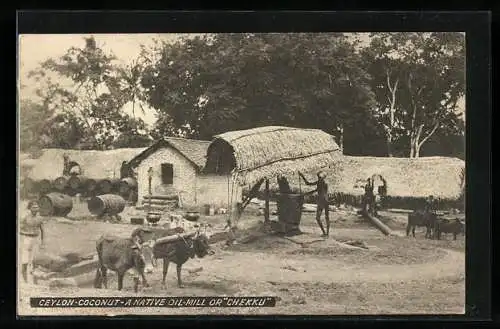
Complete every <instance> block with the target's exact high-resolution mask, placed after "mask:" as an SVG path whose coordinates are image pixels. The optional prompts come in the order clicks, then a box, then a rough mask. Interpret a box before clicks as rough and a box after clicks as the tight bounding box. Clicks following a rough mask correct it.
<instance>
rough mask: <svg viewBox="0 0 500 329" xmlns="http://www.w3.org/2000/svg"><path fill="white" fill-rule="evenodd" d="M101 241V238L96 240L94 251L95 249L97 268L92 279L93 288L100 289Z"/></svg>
mask: <svg viewBox="0 0 500 329" xmlns="http://www.w3.org/2000/svg"><path fill="white" fill-rule="evenodd" d="M102 242H103V239H102V238H101V239H99V240H97V242H96V251H97V259H98V262H97V269H96V273H95V279H94V288H97V289H100V288H102V272H101V264H102Z"/></svg>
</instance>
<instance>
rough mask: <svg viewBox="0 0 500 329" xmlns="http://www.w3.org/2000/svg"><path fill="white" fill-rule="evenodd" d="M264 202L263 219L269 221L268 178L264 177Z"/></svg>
mask: <svg viewBox="0 0 500 329" xmlns="http://www.w3.org/2000/svg"><path fill="white" fill-rule="evenodd" d="M265 193H266V200H265V201H266V204H265V209H264V221H265V222H268V221H269V179H267V178H266V192H265Z"/></svg>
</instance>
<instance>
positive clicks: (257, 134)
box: [205, 126, 342, 185]
mask: <svg viewBox="0 0 500 329" xmlns="http://www.w3.org/2000/svg"><path fill="white" fill-rule="evenodd" d="M341 155H342V153H341V151H340V148H339V146H338V145H337V143H336V142H335V139H334V137H333V136H332V135H329V134H327V133H325V132H324V131H321V130H318V129H299V128H291V127H281V126H267V127H260V128H254V129H248V130H240V131H231V132H227V133H224V134H221V135H217V136H215V138H214V140H213V141H212V143H211V144H210V146H209V147H208V151H207V163H206V166H205V171H207V172H211V173H218V174H227V173H233V175H234V178H235V180H236V181H237V182H238V183H239V184H241V185H252V184H254V183H256V182H258V181H259V180H261V179H262V178H267V179H272V178H275V177H279V176H289V175H297V172H298V171H303V172H308V171H311V170H320V169H324V168H333V167H332V166H334V164H335V162H336V161H337V160H338V159H339V158H340V156H341Z"/></svg>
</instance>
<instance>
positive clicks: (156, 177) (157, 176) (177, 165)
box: [137, 148, 196, 204]
mask: <svg viewBox="0 0 500 329" xmlns="http://www.w3.org/2000/svg"><path fill="white" fill-rule="evenodd" d="M162 163H171V164H173V171H174V179H173V184H172V185H163V184H162V182H161V164H162ZM149 167H152V168H153V178H152V180H151V189H152V192H153V195H165V194H171V193H174V192H179V191H182V192H183V193H182V194H181V197H182V199H183V201H184V202H186V204H189V203H193V202H194V198H195V177H196V172H195V168H194V166H193V164H192V163H191V162H189V161H188V160H187V159H186V158H185V157H183V156H182V155H181V154H180V153H179V152H177V151H176V150H174V149H172V148H161V149H159V150H157V151H156V152H155V153H153V154H151V155H150V156H149V157H147V158H146V159H144V160H143V161H142V162H141V163H140V164H139V166H138V167H137V185H138V197H139V199H138V200H139V202H142V198H143V197H144V196H146V195H148V194H149V191H148V169H149Z"/></svg>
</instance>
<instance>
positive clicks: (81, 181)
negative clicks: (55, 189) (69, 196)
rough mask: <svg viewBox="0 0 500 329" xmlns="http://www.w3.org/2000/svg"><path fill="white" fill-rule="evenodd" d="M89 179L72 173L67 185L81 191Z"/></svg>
mask: <svg viewBox="0 0 500 329" xmlns="http://www.w3.org/2000/svg"><path fill="white" fill-rule="evenodd" d="M88 181H89V179H88V178H87V177H84V176H80V175H73V176H71V177H70V178H69V180H68V185H69V187H70V188H71V189H72V190H75V191H83V190H85V187H86V185H87V183H88Z"/></svg>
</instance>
